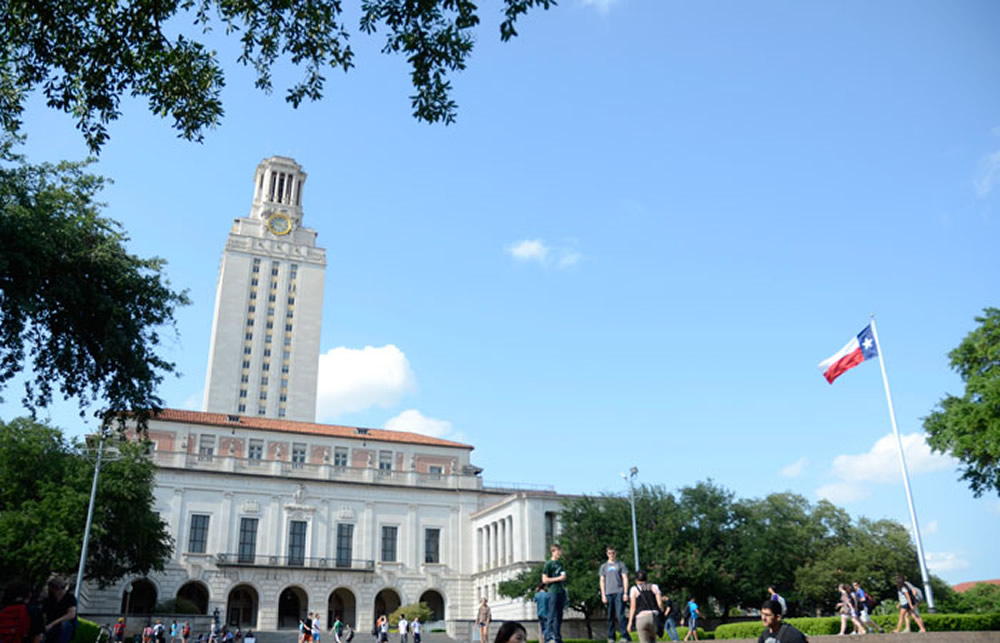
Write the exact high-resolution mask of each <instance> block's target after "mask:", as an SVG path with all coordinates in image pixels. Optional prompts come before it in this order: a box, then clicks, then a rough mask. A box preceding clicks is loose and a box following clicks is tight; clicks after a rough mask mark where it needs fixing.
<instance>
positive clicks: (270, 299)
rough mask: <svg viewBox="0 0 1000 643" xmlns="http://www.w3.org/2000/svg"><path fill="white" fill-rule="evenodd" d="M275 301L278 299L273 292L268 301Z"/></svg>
mask: <svg viewBox="0 0 1000 643" xmlns="http://www.w3.org/2000/svg"><path fill="white" fill-rule="evenodd" d="M275 299H277V297H276V296H275V294H274V293H273V292H272V293H271V294H270V295H268V296H267V300H268V301H274V300H275Z"/></svg>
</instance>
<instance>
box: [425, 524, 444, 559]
mask: <svg viewBox="0 0 1000 643" xmlns="http://www.w3.org/2000/svg"><path fill="white" fill-rule="evenodd" d="M424 562H425V563H440V562H441V530H440V529H424Z"/></svg>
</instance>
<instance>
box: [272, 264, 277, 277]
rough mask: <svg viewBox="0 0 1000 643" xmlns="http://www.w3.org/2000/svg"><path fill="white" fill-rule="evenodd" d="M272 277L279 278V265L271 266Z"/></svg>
mask: <svg viewBox="0 0 1000 643" xmlns="http://www.w3.org/2000/svg"><path fill="white" fill-rule="evenodd" d="M271 276H272V277H277V276H278V264H272V265H271Z"/></svg>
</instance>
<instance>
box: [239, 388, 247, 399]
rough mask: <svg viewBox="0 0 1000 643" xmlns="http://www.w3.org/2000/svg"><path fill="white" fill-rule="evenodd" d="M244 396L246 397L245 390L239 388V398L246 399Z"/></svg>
mask: <svg viewBox="0 0 1000 643" xmlns="http://www.w3.org/2000/svg"><path fill="white" fill-rule="evenodd" d="M246 396H247V390H246V389H245V388H241V389H240V397H246Z"/></svg>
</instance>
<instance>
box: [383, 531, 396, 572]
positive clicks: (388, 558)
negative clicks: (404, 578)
mask: <svg viewBox="0 0 1000 643" xmlns="http://www.w3.org/2000/svg"><path fill="white" fill-rule="evenodd" d="M398 530H399V528H398V527H387V526H384V525H383V527H382V562H383V563H394V562H396V533H397V532H398Z"/></svg>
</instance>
